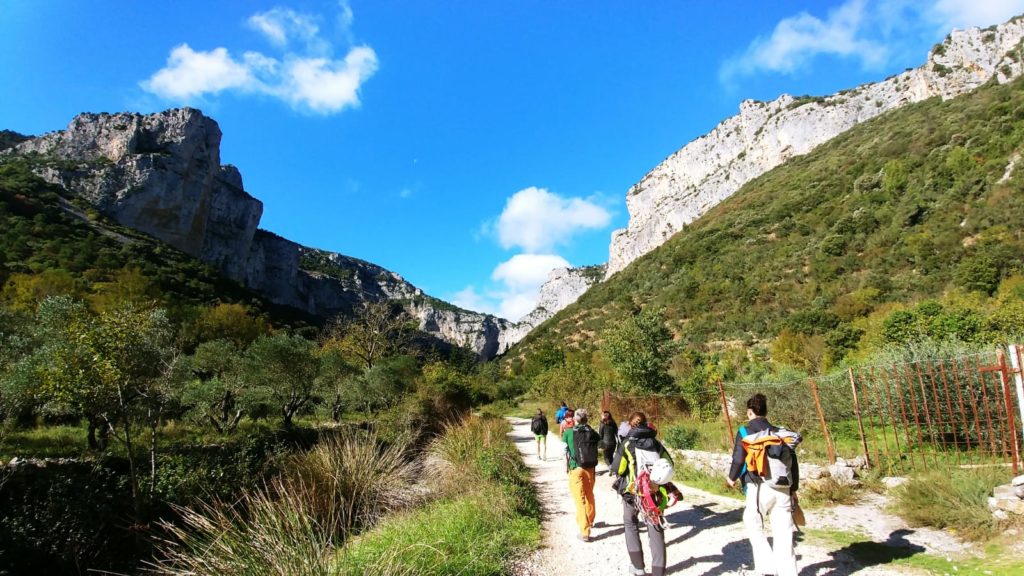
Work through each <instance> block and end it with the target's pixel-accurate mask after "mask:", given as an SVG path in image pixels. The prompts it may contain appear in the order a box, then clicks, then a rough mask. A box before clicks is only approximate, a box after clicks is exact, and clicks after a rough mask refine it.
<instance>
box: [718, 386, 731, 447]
mask: <svg viewBox="0 0 1024 576" xmlns="http://www.w3.org/2000/svg"><path fill="white" fill-rule="evenodd" d="M718 394H719V395H720V396H721V397H722V414H725V423H726V425H727V426H728V427H729V438H728V439H727V441H726V446H731V445H732V442H733V438H734V437H735V435H734V434H733V432H732V416H731V415H730V414H729V402H728V401H727V400H726V399H725V388H723V387H722V379H721V378H719V379H718Z"/></svg>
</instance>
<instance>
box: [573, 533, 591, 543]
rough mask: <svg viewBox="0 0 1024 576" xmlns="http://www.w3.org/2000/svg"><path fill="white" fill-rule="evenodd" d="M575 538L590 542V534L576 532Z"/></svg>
mask: <svg viewBox="0 0 1024 576" xmlns="http://www.w3.org/2000/svg"><path fill="white" fill-rule="evenodd" d="M576 539H577V540H579V541H580V542H590V536H584V535H583V534H577V535H576Z"/></svg>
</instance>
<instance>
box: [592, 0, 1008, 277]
mask: <svg viewBox="0 0 1024 576" xmlns="http://www.w3.org/2000/svg"><path fill="white" fill-rule="evenodd" d="M1022 38H1024V18H1016V19H1014V20H1011V21H1010V22H1007V23H1006V24H1002V25H1000V26H997V27H994V28H990V29H986V30H980V29H977V28H972V29H969V30H964V31H958V30H955V31H953V33H952V34H950V36H949V37H948V38H946V40H945V41H944V42H942V43H941V44H939V45H937V46H936V47H935V48H934V49H933V50H932V51H931V53H930V54H929V55H928V60H927V62H926V63H925V64H924V65H923V66H921V67H920V68H916V69H913V70H908V71H906V72H903V73H902V74H898V75H896V76H893V77H891V78H889V79H887V80H885V81H883V82H878V83H874V84H866V85H863V86H860V87H858V88H855V89H852V90H844V91H842V92H839V93H837V94H834V95H832V96H828V97H823V98H800V99H797V98H793V97H792V96H789V95H783V96H781V97H780V98H778V99H777V100H775V101H773V102H767V103H766V102H756V101H753V100H747V101H744V102H743V103H742V104H741V105H740V112H739V114H737V115H736V116H733V117H731V118H728V119H727V120H725V121H723V122H722V123H720V124H719V125H718V126H717V127H716V128H715V129H714V130H712V131H711V132H710V133H708V134H706V135H704V136H701V137H700V138H698V139H696V140H694V141H693V142H690V143H689V144H687V145H686V146H685V147H683V148H682V149H681V150H679V151H678V152H676V153H675V154H673V155H672V156H670V157H669V158H668V159H666V160H665V161H664V162H662V163H661V164H659V165H658V166H657V167H655V168H654V169H653V170H651V172H649V173H648V174H647V175H646V176H644V177H643V179H641V180H640V182H638V183H637V184H635V185H634V186H633V187H632V188H630V190H629V192H628V195H627V198H626V206H627V208H628V210H629V214H630V219H629V224H628V227H627V228H625V229H622V230H616V231H615V232H613V233H612V241H611V246H610V247H609V254H608V268H607V272H606V277H609V276H611V275H612V274H614V273H616V272H618V271H619V270H622V269H623V268H625V267H626V266H627V265H628V264H629V263H630V262H632V261H633V260H635V259H637V258H639V257H640V256H642V255H644V254H646V253H647V252H650V251H651V250H653V249H654V248H656V247H658V246H660V245H661V244H662V243H664V242H665V241H666V240H668V239H669V238H670V237H672V235H673V234H675V233H676V232H678V231H679V230H680V229H682V227H683V226H685V225H686V224H688V223H690V222H693V221H694V220H696V219H697V218H699V217H700V216H701V215H703V214H704V213H706V212H707V211H708V210H709V209H711V208H712V207H713V206H714V205H716V204H718V203H719V202H721V201H722V200H724V199H725V198H727V197H729V196H730V195H732V194H733V193H734V192H736V191H737V190H739V188H740V187H741V186H743V185H744V184H746V183H747V182H749V181H751V180H752V179H754V178H756V177H757V176H760V175H761V174H764V173H765V172H767V171H769V170H771V169H772V168H775V167H776V166H779V165H780V164H782V163H783V162H785V161H787V160H789V159H790V158H793V157H794V156H798V155H801V154H806V153H808V152H810V151H811V150H813V149H814V148H815V147H817V146H818V145H820V144H823V143H825V142H827V141H828V140H831V139H832V138H834V137H835V136H838V135H839V134H841V133H843V132H845V131H846V130H848V129H850V128H852V127H853V126H855V125H857V124H859V123H860V122H864V121H865V120H870V119H871V118H874V117H875V116H878V115H879V114H882V113H883V112H887V111H889V110H893V109H895V108H899V107H901V106H904V105H906V104H909V103H912V102H920V101H922V100H925V99H928V98H933V97H940V98H943V99H948V98H953V97H955V96H959V95H961V94H964V93H966V92H969V91H971V90H973V89H975V88H977V87H978V86H980V85H982V84H984V83H985V82H988V81H990V80H993V79H994V80H995V81H997V82H1000V83H1003V82H1007V81H1009V80H1012V79H1014V78H1016V77H1017V76H1019V75H1020V74H1021V71H1022V63H1024V53H1022V52H1024V51H1022V49H1021V40H1022Z"/></svg>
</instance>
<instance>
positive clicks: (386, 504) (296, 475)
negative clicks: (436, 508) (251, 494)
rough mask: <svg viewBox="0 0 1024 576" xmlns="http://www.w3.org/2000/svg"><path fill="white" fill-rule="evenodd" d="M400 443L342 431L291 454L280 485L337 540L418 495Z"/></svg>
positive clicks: (420, 495) (405, 503)
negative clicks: (335, 435) (389, 442)
mask: <svg viewBox="0 0 1024 576" xmlns="http://www.w3.org/2000/svg"><path fill="white" fill-rule="evenodd" d="M406 446H407V442H403V441H401V440H400V441H398V442H395V443H392V444H384V443H382V442H381V441H380V440H378V438H377V437H376V436H375V435H374V434H369V433H359V432H355V431H346V432H343V433H341V434H339V435H338V436H337V437H334V438H329V439H327V440H325V441H323V442H321V443H320V444H318V445H317V446H316V447H314V448H313V449H312V450H310V451H309V452H307V453H305V454H302V455H298V456H293V457H292V458H291V460H290V462H289V464H288V465H286V466H285V469H286V470H287V472H286V475H285V476H284V478H283V479H282V480H281V482H280V488H281V489H282V490H283V492H284V494H283V495H285V496H287V498H288V499H292V500H295V501H297V502H300V503H301V505H302V509H303V510H306V511H307V514H309V515H311V516H312V517H313V519H314V520H315V521H316V523H317V525H318V526H320V527H321V528H322V529H325V530H327V531H328V534H329V536H330V537H331V538H332V539H335V540H341V539H344V538H345V537H347V536H348V535H350V534H353V533H355V532H358V531H360V530H362V529H364V528H367V527H369V526H373V525H374V524H376V523H377V522H378V521H379V520H380V519H381V518H383V517H384V516H386V515H388V514H391V513H394V512H396V511H398V510H401V509H404V508H407V507H409V506H412V505H413V504H415V503H416V502H417V501H419V500H420V499H421V497H422V491H420V490H418V489H417V488H416V486H415V484H416V476H417V474H416V470H415V467H414V465H413V463H412V462H411V461H410V459H409V457H408V454H406V452H405V447H406Z"/></svg>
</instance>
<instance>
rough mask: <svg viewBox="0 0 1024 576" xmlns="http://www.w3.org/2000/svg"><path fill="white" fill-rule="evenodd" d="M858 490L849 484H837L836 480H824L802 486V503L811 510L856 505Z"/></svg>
mask: <svg viewBox="0 0 1024 576" xmlns="http://www.w3.org/2000/svg"><path fill="white" fill-rule="evenodd" d="M857 498H858V493H857V489H856V488H854V487H853V486H851V485H849V484H843V483H841V482H837V481H836V479H835V478H831V477H830V478H822V479H821V480H818V481H814V482H805V483H803V484H801V485H800V502H801V503H803V504H806V505H807V506H808V507H809V508H813V507H817V506H827V505H834V504H854V503H856V502H857Z"/></svg>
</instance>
